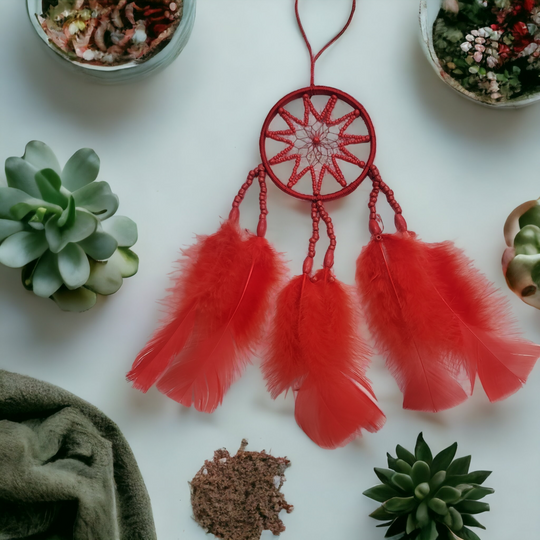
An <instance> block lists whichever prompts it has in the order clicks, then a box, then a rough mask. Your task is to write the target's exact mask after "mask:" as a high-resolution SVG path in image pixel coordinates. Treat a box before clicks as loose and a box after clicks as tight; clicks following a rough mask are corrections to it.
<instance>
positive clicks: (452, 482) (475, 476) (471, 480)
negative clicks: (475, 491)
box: [446, 471, 491, 486]
mask: <svg viewBox="0 0 540 540" xmlns="http://www.w3.org/2000/svg"><path fill="white" fill-rule="evenodd" d="M490 475H491V471H474V472H472V473H469V474H462V475H458V476H448V477H447V479H446V484H447V485H449V486H458V485H459V484H483V483H484V482H485V481H486V479H487V478H488V477H489V476H490Z"/></svg>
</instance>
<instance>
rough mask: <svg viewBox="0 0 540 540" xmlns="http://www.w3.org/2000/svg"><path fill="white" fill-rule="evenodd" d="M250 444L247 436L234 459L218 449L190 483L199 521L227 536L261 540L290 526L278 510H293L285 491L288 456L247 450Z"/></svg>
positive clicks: (209, 529) (194, 510)
mask: <svg viewBox="0 0 540 540" xmlns="http://www.w3.org/2000/svg"><path fill="white" fill-rule="evenodd" d="M247 444H248V443H247V441H246V440H245V439H244V440H243V441H242V446H241V447H240V450H238V453H237V454H236V455H235V456H232V457H231V455H230V454H229V452H228V451H227V450H225V449H221V450H216V452H215V453H214V459H213V460H212V461H208V460H207V461H206V462H205V464H204V466H203V467H202V468H201V470H200V471H199V472H198V473H197V474H196V475H195V478H193V480H192V482H191V504H192V506H193V513H194V516H195V520H196V521H197V523H198V524H199V525H200V526H201V527H202V528H203V529H205V530H206V531H207V532H209V533H211V534H213V535H215V536H216V537H218V538H223V539H225V540H259V538H260V537H261V534H262V532H263V531H264V530H269V531H271V532H272V533H273V534H274V535H279V534H280V533H282V532H283V531H284V530H285V526H284V525H283V522H282V521H281V520H280V519H279V513H280V512H281V510H286V511H287V513H290V512H292V510H293V507H292V506H291V505H290V504H287V501H286V500H285V497H284V495H283V493H281V492H280V489H281V487H282V486H283V482H284V481H285V476H284V473H285V470H286V469H287V468H288V467H289V466H290V462H289V460H288V459H286V458H275V457H273V456H271V455H269V454H267V453H266V452H264V450H263V451H262V452H246V446H247Z"/></svg>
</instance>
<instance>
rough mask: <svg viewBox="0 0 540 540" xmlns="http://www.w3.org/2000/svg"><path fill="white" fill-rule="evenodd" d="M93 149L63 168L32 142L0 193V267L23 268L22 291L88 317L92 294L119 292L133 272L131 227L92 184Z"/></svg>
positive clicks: (110, 197) (10, 166)
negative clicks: (117, 214)
mask: <svg viewBox="0 0 540 540" xmlns="http://www.w3.org/2000/svg"><path fill="white" fill-rule="evenodd" d="M99 166H100V161H99V158H98V156H97V155H96V153H95V152H94V151H93V150H90V149H88V148H83V149H82V150H79V151H77V152H75V154H74V155H73V156H72V157H71V158H70V159H69V161H68V162H67V163H66V165H65V167H64V168H63V169H61V167H60V165H59V163H58V160H57V159H56V156H55V155H54V153H53V152H52V150H51V149H50V148H49V147H48V146H47V145H46V144H44V143H42V142H38V141H32V142H30V143H28V145H27V146H26V151H25V154H24V156H23V157H22V158H19V157H11V158H9V159H8V160H7V161H6V178H7V184H8V187H0V263H2V264H4V265H6V266H9V267H11V268H22V281H23V285H24V286H25V287H26V289H28V290H30V291H33V292H34V294H36V295H37V296H41V297H43V298H51V299H53V300H54V301H55V302H56V303H57V304H58V306H59V307H60V308H61V309H63V310H65V311H86V310H88V309H90V308H91V307H92V306H94V304H95V303H96V298H97V295H98V294H102V295H110V294H113V293H115V292H116V291H118V289H119V288H120V287H121V286H122V282H123V279H124V278H127V277H130V276H133V275H134V274H136V273H137V270H138V266H139V259H138V257H137V255H135V253H133V251H131V250H130V249H129V248H130V247H131V246H133V245H134V244H135V242H136V241H137V226H136V225H135V223H134V222H133V221H132V220H131V219H129V218H127V217H124V216H115V213H116V210H117V209H118V204H119V203H118V197H117V196H116V195H115V194H114V193H112V191H111V188H110V186H109V184H107V182H97V181H96V178H97V176H98V173H99Z"/></svg>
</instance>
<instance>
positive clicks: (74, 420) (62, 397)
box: [0, 370, 156, 540]
mask: <svg viewBox="0 0 540 540" xmlns="http://www.w3.org/2000/svg"><path fill="white" fill-rule="evenodd" d="M14 539H27V540H155V539H156V533H155V529H154V521H153V517H152V509H151V506H150V499H149V497H148V493H147V491H146V488H145V485H144V482H143V479H142V476H141V473H140V471H139V468H138V466H137V463H136V461H135V458H134V456H133V453H132V452H131V449H130V447H129V445H128V443H127V442H126V440H125V438H124V437H123V435H122V433H121V432H120V430H119V428H118V426H116V424H114V423H113V422H112V421H111V420H110V419H109V418H107V417H106V416H105V415H104V414H103V413H102V412H101V411H100V410H99V409H97V408H96V407H94V406H92V405H90V404H89V403H87V402H86V401H83V400H82V399H80V398H78V397H76V396H74V395H73V394H70V393H69V392H66V391H65V390H62V389H60V388H58V387H56V386H53V385H51V384H48V383H45V382H42V381H38V380H36V379H32V378H29V377H25V376H22V375H17V374H14V373H9V372H7V371H3V370H0V540H14Z"/></svg>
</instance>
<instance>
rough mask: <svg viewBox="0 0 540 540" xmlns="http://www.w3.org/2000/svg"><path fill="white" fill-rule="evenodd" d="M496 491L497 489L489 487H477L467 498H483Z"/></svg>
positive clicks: (476, 499) (472, 499)
mask: <svg viewBox="0 0 540 540" xmlns="http://www.w3.org/2000/svg"><path fill="white" fill-rule="evenodd" d="M492 493H495V490H494V489H492V488H487V487H475V488H474V489H473V490H471V491H469V493H467V499H469V500H471V501H478V500H480V499H483V498H484V497H485V496H486V495H491V494H492Z"/></svg>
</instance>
